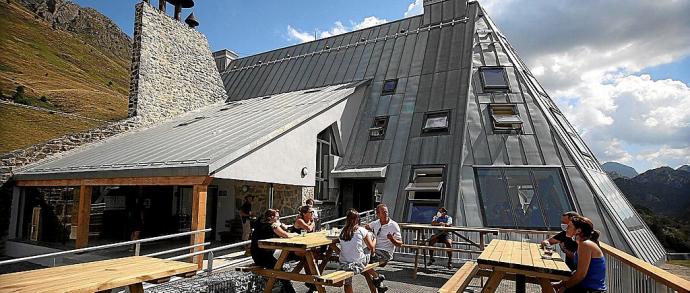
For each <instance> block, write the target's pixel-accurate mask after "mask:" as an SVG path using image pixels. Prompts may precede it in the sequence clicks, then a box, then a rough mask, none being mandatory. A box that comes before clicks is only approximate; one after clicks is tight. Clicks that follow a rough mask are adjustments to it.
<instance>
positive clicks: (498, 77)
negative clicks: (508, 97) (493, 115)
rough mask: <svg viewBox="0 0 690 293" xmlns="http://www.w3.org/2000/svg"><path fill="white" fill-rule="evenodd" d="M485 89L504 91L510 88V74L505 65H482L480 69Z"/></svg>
mask: <svg viewBox="0 0 690 293" xmlns="http://www.w3.org/2000/svg"><path fill="white" fill-rule="evenodd" d="M480 73H481V79H482V85H483V86H484V90H489V91H492V90H493V91H496V90H498V91H502V90H509V89H510V87H509V86H508V76H507V75H506V69H505V68H503V67H482V68H481V69H480Z"/></svg>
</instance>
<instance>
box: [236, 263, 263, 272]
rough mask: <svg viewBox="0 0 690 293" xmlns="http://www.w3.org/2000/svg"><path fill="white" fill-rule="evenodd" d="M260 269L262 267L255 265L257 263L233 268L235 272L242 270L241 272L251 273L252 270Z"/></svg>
mask: <svg viewBox="0 0 690 293" xmlns="http://www.w3.org/2000/svg"><path fill="white" fill-rule="evenodd" d="M260 269H263V267H260V266H257V265H254V264H252V265H249V266H246V267H236V268H235V271H237V272H243V273H253V272H254V271H257V270H260Z"/></svg>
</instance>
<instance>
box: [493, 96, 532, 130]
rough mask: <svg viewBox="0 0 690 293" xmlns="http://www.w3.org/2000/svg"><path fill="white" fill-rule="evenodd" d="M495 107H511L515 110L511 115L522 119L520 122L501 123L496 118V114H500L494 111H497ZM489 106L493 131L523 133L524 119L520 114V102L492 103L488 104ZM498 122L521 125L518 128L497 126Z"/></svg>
mask: <svg viewBox="0 0 690 293" xmlns="http://www.w3.org/2000/svg"><path fill="white" fill-rule="evenodd" d="M494 107H497V108H498V107H511V108H512V111H513V113H512V114H511V116H517V118H518V120H520V122H519V123H499V122H498V121H497V120H496V118H495V117H494V115H498V114H495V113H494V111H496V109H494ZM487 108H488V109H489V118H490V119H491V130H492V131H493V133H497V134H522V133H523V129H524V127H523V125H524V121H523V120H522V117H521V116H520V111H519V109H518V104H513V103H490V104H488V106H487ZM497 124H501V125H513V126H514V125H516V124H517V125H520V127H518V128H516V127H506V126H497Z"/></svg>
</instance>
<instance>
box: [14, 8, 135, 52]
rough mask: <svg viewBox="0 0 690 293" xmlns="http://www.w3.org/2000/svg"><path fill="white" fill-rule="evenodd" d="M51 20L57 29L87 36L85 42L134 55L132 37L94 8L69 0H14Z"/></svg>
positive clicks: (109, 50)
mask: <svg viewBox="0 0 690 293" xmlns="http://www.w3.org/2000/svg"><path fill="white" fill-rule="evenodd" d="M12 1H16V2H17V3H19V4H21V5H23V6H24V7H26V8H28V9H29V10H30V11H32V12H33V13H35V14H36V16H37V17H40V18H42V19H43V20H45V21H46V22H48V23H50V24H51V26H52V27H53V29H61V30H66V31H69V32H72V33H76V34H79V35H81V36H83V37H84V41H85V42H87V43H89V44H90V45H92V46H94V47H96V48H99V49H100V50H102V51H103V52H106V53H110V54H112V55H114V56H116V57H119V58H125V59H129V58H131V56H132V53H131V52H132V51H131V43H132V40H131V38H130V37H129V36H128V35H127V34H125V33H124V32H122V30H120V28H119V27H118V26H117V25H116V24H115V23H114V22H113V21H112V20H110V18H108V17H106V16H105V15H103V14H101V13H100V12H98V11H96V10H95V9H93V8H88V7H81V6H79V5H77V4H75V3H72V2H71V1H65V0H12Z"/></svg>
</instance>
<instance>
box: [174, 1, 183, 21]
mask: <svg viewBox="0 0 690 293" xmlns="http://www.w3.org/2000/svg"><path fill="white" fill-rule="evenodd" d="M180 14H182V3H180V2H177V3H175V19H177V20H180Z"/></svg>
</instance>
